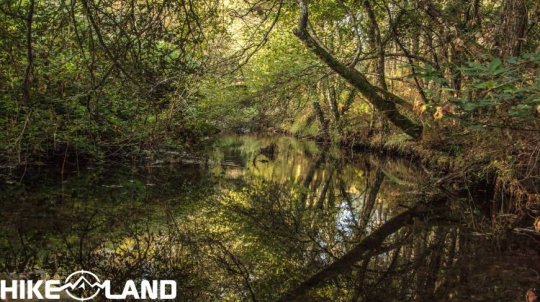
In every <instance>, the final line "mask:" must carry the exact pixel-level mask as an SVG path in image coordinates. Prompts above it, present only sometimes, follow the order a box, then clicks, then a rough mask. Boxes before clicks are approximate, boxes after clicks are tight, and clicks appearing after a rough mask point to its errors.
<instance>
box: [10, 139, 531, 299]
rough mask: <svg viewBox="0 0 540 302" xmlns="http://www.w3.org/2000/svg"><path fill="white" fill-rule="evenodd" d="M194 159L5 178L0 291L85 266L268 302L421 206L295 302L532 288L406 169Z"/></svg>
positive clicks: (275, 159) (348, 158)
mask: <svg viewBox="0 0 540 302" xmlns="http://www.w3.org/2000/svg"><path fill="white" fill-rule="evenodd" d="M207 156H208V159H207V160H201V161H193V160H191V161H190V160H185V161H184V162H181V163H175V164H164V163H162V162H161V161H156V162H155V163H153V164H151V165H147V166H141V167H136V168H133V167H131V166H129V165H128V166H121V165H119V166H98V167H90V168H81V170H80V171H79V173H75V172H72V173H70V175H69V176H64V180H63V181H62V178H61V177H60V175H59V174H55V173H50V172H47V171H48V170H51V169H49V167H46V166H45V167H41V168H37V169H35V170H32V171H29V172H27V173H26V175H25V177H24V179H23V182H22V183H21V184H16V183H12V180H13V179H12V178H10V177H9V176H5V175H4V180H3V182H2V183H1V193H0V202H1V203H0V273H1V276H2V278H0V279H4V278H8V277H9V278H17V279H20V278H34V279H43V278H45V279H47V278H57V279H64V278H65V277H66V276H67V275H69V273H71V272H73V271H76V270H79V269H86V270H90V271H92V272H94V273H96V274H97V275H99V276H100V277H102V278H103V279H110V280H114V281H115V282H116V281H117V282H118V284H121V283H122V284H123V281H124V280H127V279H135V280H141V279H142V278H148V279H174V280H177V283H178V301H253V300H256V301H273V300H277V299H279V298H280V297H281V296H282V295H283V294H284V293H286V292H290V291H292V290H293V289H295V288H297V287H298V286H299V285H300V284H302V281H304V280H307V279H308V278H310V277H311V276H313V275H314V274H316V273H317V272H320V271H323V270H325V269H326V268H328V267H329V265H331V264H332V263H335V262H336V261H342V260H341V259H343V257H344V256H345V255H349V254H348V253H349V252H350V251H351V250H353V249H354V248H355V247H357V246H358V245H359V244H361V242H362V241H363V240H364V239H365V238H366V237H367V236H370V235H371V234H374V232H378V230H380V228H381V227H383V226H384V225H385V224H386V223H387V222H388V221H390V220H392V218H393V217H396V216H398V215H400V214H403V213H404V212H406V211H410V209H411V208H414V207H416V206H417V205H418V204H419V203H420V204H422V205H427V208H428V211H432V212H433V213H431V212H429V213H428V214H427V215H424V216H423V218H422V219H413V220H411V221H408V222H407V223H404V224H402V225H398V226H397V227H396V228H395V229H394V230H392V232H390V233H388V234H385V236H384V238H382V239H383V241H382V242H381V244H376V245H374V246H371V245H368V246H367V248H366V249H365V250H363V252H362V254H359V255H355V256H354V257H355V259H354V261H353V263H352V265H349V266H347V268H346V269H345V270H343V271H340V272H339V273H337V274H335V275H333V276H332V277H331V278H328V279H326V280H324V281H323V282H320V283H318V284H317V285H315V286H312V287H310V288H308V289H307V291H306V295H305V296H304V297H303V298H301V299H300V301H523V300H524V294H525V291H526V290H527V289H528V288H529V287H535V286H536V287H539V286H538V284H539V281H540V275H539V273H540V268H539V266H540V262H539V258H538V254H537V252H536V251H535V250H534V249H531V248H530V247H529V248H524V247H522V246H521V245H520V244H519V242H520V241H519V240H515V241H508V240H501V239H500V238H499V237H497V238H496V237H494V236H493V235H492V234H493V230H492V225H491V224H490V223H489V221H488V218H487V217H489V215H485V214H484V213H483V212H482V211H481V209H478V208H477V207H476V206H475V205H474V203H473V201H472V200H470V199H469V198H462V197H460V196H457V195H453V194H451V193H449V192H445V193H442V192H439V191H438V190H437V189H435V188H433V186H432V185H431V183H433V181H430V180H431V179H432V175H434V174H433V173H431V172H429V171H426V169H424V168H422V167H418V166H415V165H414V164H411V163H409V162H407V161H404V160H401V161H400V160H391V159H388V158H382V159H381V158H378V157H377V156H374V155H369V154H354V155H350V154H349V155H345V154H344V153H343V152H342V151H340V150H338V149H335V148H326V147H321V146H318V145H316V144H315V143H313V142H311V141H301V140H296V139H293V138H289V137H273V138H270V137H263V138H260V137H259V138H257V137H252V136H241V137H234V136H231V137H224V138H222V139H220V140H219V141H217V142H215V143H214V144H213V146H212V147H211V148H209V150H208V152H207ZM472 195H474V194H472ZM441 199H442V204H446V205H444V206H439V207H437V208H433V209H431V208H430V207H431V206H430V204H431V203H432V202H433V200H437V201H438V204H441ZM476 201H479V200H476ZM441 208H442V210H441ZM529 246H530V245H529ZM334 272H335V271H332V270H329V271H328V273H329V274H332V273H334ZM323 275H324V274H323Z"/></svg>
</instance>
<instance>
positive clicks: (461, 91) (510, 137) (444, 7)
mask: <svg viewBox="0 0 540 302" xmlns="http://www.w3.org/2000/svg"><path fill="white" fill-rule="evenodd" d="M539 18H540V6H539V5H538V3H537V2H536V1H532V0H530V1H528V0H501V1H479V0H467V1H465V0H452V1H406V0H403V1H401V0H400V1H398V0H383V1H344V0H340V1H335V2H334V1H307V0H306V1H299V2H298V3H294V2H288V1H283V0H265V1H254V2H250V1H219V0H208V1H197V2H194V1H169V0H168V1H163V2H158V1H112V0H108V1H99V2H97V1H88V0H84V1H75V0H71V1H35V0H20V1H4V2H2V4H1V5H0V20H1V23H2V26H1V27H0V65H1V68H0V70H1V72H0V87H1V91H2V93H1V95H0V98H1V102H0V124H1V127H2V131H1V133H0V136H1V141H2V144H1V145H0V148H1V149H0V155H1V158H2V161H3V163H4V165H12V164H15V165H27V164H32V163H36V162H43V161H51V159H52V160H55V161H62V159H63V160H64V161H65V159H66V158H72V159H73V158H75V159H76V160H77V161H79V159H81V158H82V159H90V160H94V161H95V160H98V161H99V160H107V159H112V158H122V157H131V158H134V157H137V158H140V156H143V155H148V154H149V153H152V152H155V151H156V150H168V149H181V150H187V149H190V147H192V146H194V145H195V144H197V143H198V142H200V141H201V140H203V139H206V138H208V136H209V135H213V134H215V133H218V132H223V131H238V132H261V131H279V132H286V133H290V134H294V135H297V136H301V137H311V138H317V139H320V140H324V141H334V142H339V143H343V144H357V143H359V142H374V141H376V142H379V143H387V144H388V143H392V144H394V145H397V146H399V147H403V146H410V145H411V144H413V145H414V146H422V147H423V148H427V149H429V150H437V151H443V152H446V153H447V154H450V155H452V156H456V157H459V158H464V159H465V161H471V160H472V161H478V160H479V159H480V160H482V161H483V162H484V163H486V165H484V166H489V167H490V168H495V169H496V170H497V171H498V174H499V176H501V177H500V178H499V179H503V180H504V181H503V183H501V186H503V187H506V186H507V185H511V186H512V190H511V191H512V192H514V193H516V194H517V195H519V196H527V198H530V197H531V196H533V195H535V194H536V193H537V192H536V189H535V186H537V185H538V183H537V178H536V177H537V176H536V175H538V174H539V173H538V169H539V167H538V165H537V163H538V160H537V159H538V155H539V154H540V150H539V148H538V137H539V136H538V131H539V127H538V126H539V125H538V122H539V121H538V116H539V114H540V107H539V106H540V103H539V100H540V98H539V91H540V76H539V73H538V66H539V64H540V52H539V47H540V44H539V40H538V36H539V34H540V30H539V28H538V24H537V21H538V19H539ZM414 141H415V142H414ZM518 180H519V181H518Z"/></svg>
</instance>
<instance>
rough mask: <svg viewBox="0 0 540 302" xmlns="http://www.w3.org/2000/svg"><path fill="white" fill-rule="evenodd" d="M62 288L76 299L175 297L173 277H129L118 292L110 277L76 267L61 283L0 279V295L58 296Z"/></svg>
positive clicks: (57, 281)
mask: <svg viewBox="0 0 540 302" xmlns="http://www.w3.org/2000/svg"><path fill="white" fill-rule="evenodd" d="M62 292H65V293H66V294H67V295H68V296H70V297H71V298H73V299H75V300H78V301H87V300H91V299H94V298H95V297H97V296H98V295H99V294H100V293H103V295H104V296H105V298H106V299H110V300H125V299H128V298H129V299H175V298H176V281H174V280H142V281H141V282H140V284H139V285H137V284H136V283H135V281H133V280H128V281H126V282H125V284H124V288H123V290H122V293H112V292H111V281H110V280H104V281H103V282H102V281H100V280H99V278H98V276H96V274H94V273H92V272H89V271H84V270H81V271H77V272H74V273H73V274H71V275H69V276H68V277H67V278H66V280H64V282H63V283H62V282H61V281H60V280H46V281H44V280H38V281H33V280H0V299H2V300H4V299H6V298H10V299H33V300H39V299H48V300H58V299H61V293H62Z"/></svg>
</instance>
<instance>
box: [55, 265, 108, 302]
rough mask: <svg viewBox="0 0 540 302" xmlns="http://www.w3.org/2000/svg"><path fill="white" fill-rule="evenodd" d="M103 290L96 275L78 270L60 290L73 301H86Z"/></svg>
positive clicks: (67, 279)
mask: <svg viewBox="0 0 540 302" xmlns="http://www.w3.org/2000/svg"><path fill="white" fill-rule="evenodd" d="M103 288H104V286H103V285H102V284H101V281H100V280H99V278H98V276H96V274H94V273H92V272H89V271H85V270H80V271H76V272H74V273H73V274H71V275H69V276H68V277H67V278H66V280H65V281H64V286H62V289H64V290H65V291H66V293H67V294H68V295H69V296H70V297H71V298H73V299H75V300H79V301H86V300H91V299H93V298H95V297H96V296H97V295H98V294H99V292H100V291H101V290H102V289H103Z"/></svg>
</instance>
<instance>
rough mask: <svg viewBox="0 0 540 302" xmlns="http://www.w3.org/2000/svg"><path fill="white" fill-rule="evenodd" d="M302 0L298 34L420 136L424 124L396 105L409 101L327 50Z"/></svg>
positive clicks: (381, 107)
mask: <svg viewBox="0 0 540 302" xmlns="http://www.w3.org/2000/svg"><path fill="white" fill-rule="evenodd" d="M299 3H300V11H301V14H300V19H299V22H298V28H297V29H296V30H295V35H296V36H297V37H298V38H300V39H301V40H302V42H304V44H305V45H306V46H307V47H308V48H309V49H310V50H311V51H312V52H313V53H314V54H315V55H317V57H318V58H319V59H320V60H321V61H323V62H324V63H325V64H326V65H328V67H330V68H331V69H332V70H334V71H335V72H336V73H337V74H339V75H340V76H341V77H343V78H344V79H345V80H347V81H348V82H349V83H350V84H351V85H353V86H354V87H355V88H357V89H358V91H359V92H360V93H361V94H362V95H363V96H364V97H365V98H366V99H367V100H368V101H369V102H370V103H371V104H373V106H374V107H375V108H376V109H377V110H378V111H380V112H381V113H382V114H383V115H384V116H385V117H386V118H387V119H388V120H389V121H390V122H391V123H392V124H394V126H396V127H397V128H399V129H401V130H402V131H403V132H405V133H407V134H408V135H410V136H411V137H413V138H414V139H420V138H421V136H422V126H421V125H419V124H417V123H416V122H414V121H412V120H411V119H409V118H408V117H406V116H404V115H403V114H401V113H400V112H399V111H398V110H397V108H396V104H400V105H403V106H404V108H410V103H408V102H407V101H405V100H403V99H402V98H400V97H398V96H396V95H394V94H392V93H390V92H389V91H387V90H385V89H382V88H378V87H375V86H373V85H372V84H371V83H369V81H368V80H367V78H366V76H365V75H364V74H362V73H360V72H359V71H358V70H356V69H354V68H352V67H350V66H347V65H346V64H344V63H343V62H341V61H339V60H338V59H336V58H335V57H334V56H333V55H332V54H331V53H330V52H329V51H328V50H326V48H325V47H324V46H323V45H322V44H321V43H320V42H319V41H318V40H317V39H316V38H314V37H313V36H312V35H311V34H310V33H309V32H308V29H307V24H308V5H307V0H300V1H299Z"/></svg>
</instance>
